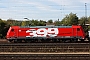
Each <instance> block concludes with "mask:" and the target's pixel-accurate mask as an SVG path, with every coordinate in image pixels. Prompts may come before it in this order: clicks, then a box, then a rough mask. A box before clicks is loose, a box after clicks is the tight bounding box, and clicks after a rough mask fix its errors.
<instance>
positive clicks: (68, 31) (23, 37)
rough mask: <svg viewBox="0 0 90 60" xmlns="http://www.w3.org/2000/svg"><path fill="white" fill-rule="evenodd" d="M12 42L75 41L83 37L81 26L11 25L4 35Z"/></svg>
mask: <svg viewBox="0 0 90 60" xmlns="http://www.w3.org/2000/svg"><path fill="white" fill-rule="evenodd" d="M6 38H7V40H8V41H10V42H12V41H14V42H23V41H24V42H49V41H50V42H51V41H52V42H67V41H68V42H76V41H78V40H81V41H83V40H84V39H85V33H84V30H83V29H82V27H81V26H74V25H73V26H25V27H21V26H12V27H10V28H9V30H8V32H7V36H6Z"/></svg>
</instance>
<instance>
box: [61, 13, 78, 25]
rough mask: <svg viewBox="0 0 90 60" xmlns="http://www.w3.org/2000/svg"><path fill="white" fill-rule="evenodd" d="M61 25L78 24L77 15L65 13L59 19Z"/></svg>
mask: <svg viewBox="0 0 90 60" xmlns="http://www.w3.org/2000/svg"><path fill="white" fill-rule="evenodd" d="M61 23H62V24H63V25H77V24H78V17H77V15H76V14H73V13H70V14H69V15H66V17H64V18H63V19H62V21H61Z"/></svg>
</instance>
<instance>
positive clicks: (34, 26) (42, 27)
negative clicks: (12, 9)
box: [20, 26, 72, 28]
mask: <svg viewBox="0 0 90 60" xmlns="http://www.w3.org/2000/svg"><path fill="white" fill-rule="evenodd" d="M71 27H72V26H20V28H71Z"/></svg>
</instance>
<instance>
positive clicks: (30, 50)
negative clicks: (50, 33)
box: [0, 39, 90, 60]
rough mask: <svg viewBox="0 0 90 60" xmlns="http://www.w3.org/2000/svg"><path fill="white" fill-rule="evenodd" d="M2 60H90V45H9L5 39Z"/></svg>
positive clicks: (0, 48) (1, 43)
mask: <svg viewBox="0 0 90 60" xmlns="http://www.w3.org/2000/svg"><path fill="white" fill-rule="evenodd" d="M0 60H90V43H89V42H88V43H8V41H7V40H6V39H3V40H0Z"/></svg>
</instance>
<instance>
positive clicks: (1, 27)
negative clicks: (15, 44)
mask: <svg viewBox="0 0 90 60" xmlns="http://www.w3.org/2000/svg"><path fill="white" fill-rule="evenodd" d="M9 27H10V25H9V24H7V22H6V21H4V20H1V19H0V38H5V36H6V33H7V31H8V29H9Z"/></svg>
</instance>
